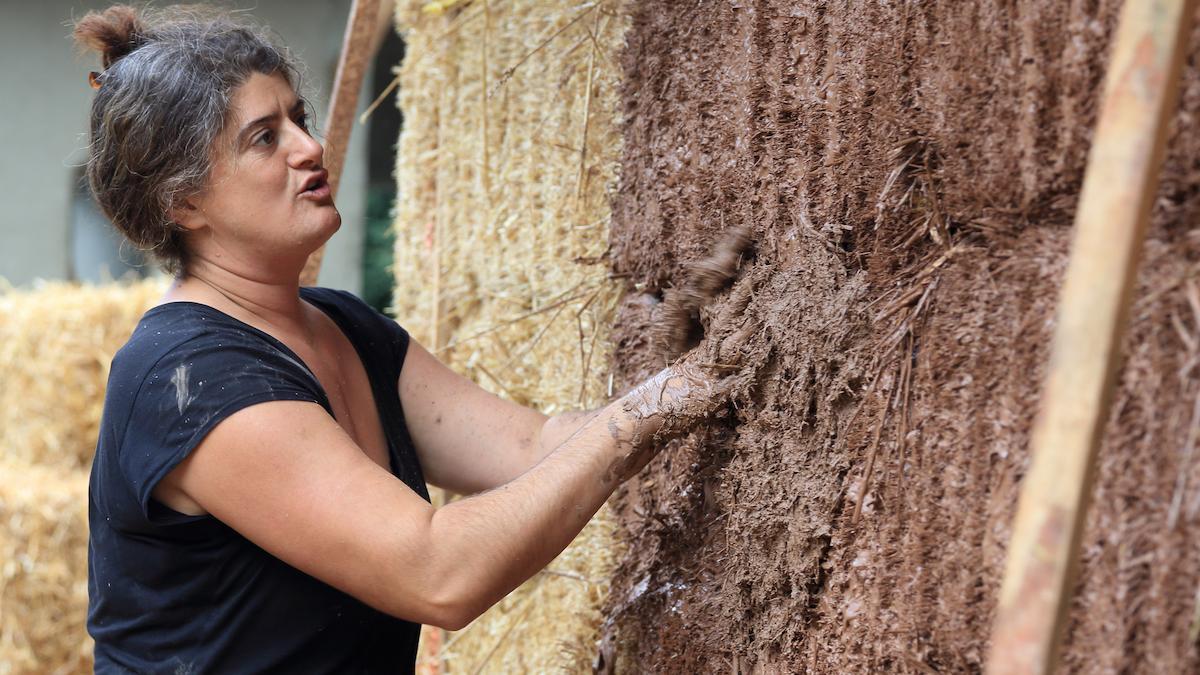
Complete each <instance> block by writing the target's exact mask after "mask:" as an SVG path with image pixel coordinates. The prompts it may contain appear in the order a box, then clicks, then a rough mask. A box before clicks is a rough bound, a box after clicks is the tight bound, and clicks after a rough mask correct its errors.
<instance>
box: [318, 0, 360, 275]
mask: <svg viewBox="0 0 1200 675" xmlns="http://www.w3.org/2000/svg"><path fill="white" fill-rule="evenodd" d="M378 17H379V0H354V4H352V5H351V7H350V19H349V21H347V22H346V33H345V36H344V37H343V38H342V53H341V56H339V57H338V67H337V74H336V75H335V76H334V79H333V93H332V95H331V96H330V100H329V126H328V127H327V129H328V133H326V135H325V168H326V169H327V170H328V171H329V188H330V190H332V192H333V195H334V197H336V196H337V189H338V184H339V183H340V182H341V177H342V166H343V165H344V164H345V162H346V148H347V146H348V145H349V144H350V130H351V129H352V128H353V126H354V111H355V110H356V109H357V108H358V91H359V90H360V89H362V81H363V75H364V74H365V73H366V72H367V64H368V62H369V61H370V60H371V56H372V54H373V52H374V47H375V40H374V39H373V38H374V33H375V26H376V22H377V21H378ZM324 253H325V247H323V246H322V247H321V248H319V249H317V250H316V251H314V252H313V254H312V255H310V256H309V257H308V262H307V263H305V265H304V270H303V271H302V272H300V285H301V286H312V285H313V284H315V283H317V275H318V274H319V272H320V270H321V258H322V257H323V255H324Z"/></svg>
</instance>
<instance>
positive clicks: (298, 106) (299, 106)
mask: <svg viewBox="0 0 1200 675" xmlns="http://www.w3.org/2000/svg"><path fill="white" fill-rule="evenodd" d="M303 110H304V100H303V99H296V102H295V103H293V104H292V107H291V111H290V112H291V114H292V115H295V114H296V113H298V112H302V111H303ZM277 119H279V113H278V112H273V113H271V114H269V115H263V116H262V117H259V118H257V119H255V120H253V121H251V122H250V123H249V124H247V125H246V126H244V127H242V130H241V131H239V132H238V135H237V144H238V145H241V144H242V142H243V141H244V140H245V139H246V134H247V133H249V132H250V130H251V129H253V128H254V127H257V126H258V125H260V124H263V123H265V122H274V121H275V120H277Z"/></svg>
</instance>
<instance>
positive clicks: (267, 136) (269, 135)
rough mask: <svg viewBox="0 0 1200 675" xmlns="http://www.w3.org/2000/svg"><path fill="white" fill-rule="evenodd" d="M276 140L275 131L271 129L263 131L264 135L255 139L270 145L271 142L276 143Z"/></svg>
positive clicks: (257, 141)
mask: <svg viewBox="0 0 1200 675" xmlns="http://www.w3.org/2000/svg"><path fill="white" fill-rule="evenodd" d="M274 142H275V132H274V131H270V130H267V131H264V132H263V133H262V135H261V136H259V137H258V140H256V141H255V143H258V144H263V145H270V144H271V143H274Z"/></svg>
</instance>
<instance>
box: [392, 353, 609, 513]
mask: <svg viewBox="0 0 1200 675" xmlns="http://www.w3.org/2000/svg"><path fill="white" fill-rule="evenodd" d="M398 386H399V388H400V401H401V404H402V406H403V407H404V420H405V423H406V424H407V425H408V431H409V435H411V436H412V439H413V444H414V445H415V446H416V449H417V456H418V458H419V459H420V462H421V469H422V471H423V472H424V474H425V478H426V480H428V481H429V482H430V483H432V484H434V485H437V486H438V487H443V488H446V489H448V490H450V491H452V492H457V493H459V494H475V493H478V492H483V491H484V490H490V489H492V488H495V487H498V486H500V485H503V484H505V483H507V482H509V481H511V480H512V479H514V478H516V477H517V476H520V475H521V474H523V473H525V472H526V471H528V470H529V469H530V467H532V466H534V465H535V464H537V463H538V462H540V461H541V460H542V459H543V458H544V457H545V456H546V455H547V454H549V453H550V452H551V451H552V450H554V449H555V448H557V447H558V446H559V444H560V443H562V442H563V441H565V440H566V439H567V438H568V437H569V436H570V435H571V434H572V433H574V432H575V431H576V430H577V429H578V428H579V427H580V426H581V425H582V424H583V422H584V421H585V420H586V419H588V417H589V416H591V415H595V414H596V412H597V411H594V410H593V411H588V412H569V413H564V414H562V415H558V416H556V417H553V418H549V419H547V418H546V416H545V415H543V414H541V413H539V412H537V411H536V410H531V409H529V408H526V407H524V406H522V405H519V404H517V403H514V402H513V401H508V400H505V399H502V398H500V397H499V396H496V395H495V394H492V393H490V392H488V391H486V390H484V389H483V388H481V387H480V386H479V385H477V384H475V383H474V382H472V381H470V380H469V379H467V378H465V377H463V376H461V375H459V374H458V373H455V372H454V371H452V370H450V369H449V368H447V367H446V366H445V365H444V364H442V363H441V362H440V361H438V360H437V359H436V358H435V357H434V356H433V355H432V354H430V353H429V352H428V351H427V350H426V349H425V348H424V347H422V346H421V345H420V344H418V343H417V342H416V341H412V342H410V343H409V347H408V354H407V355H406V356H405V359H404V368H403V370H402V371H401V374H400V381H399V384H398Z"/></svg>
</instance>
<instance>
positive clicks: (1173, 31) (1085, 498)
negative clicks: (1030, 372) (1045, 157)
mask: <svg viewBox="0 0 1200 675" xmlns="http://www.w3.org/2000/svg"><path fill="white" fill-rule="evenodd" d="M1192 9H1193V2H1192V0H1128V1H1127V2H1125V3H1124V6H1123V7H1122V10H1121V16H1120V20H1119V24H1118V27H1117V31H1116V34H1115V41H1114V47H1113V52H1112V58H1111V61H1110V64H1109V68H1108V73H1107V75H1106V78H1105V85H1104V95H1103V100H1102V104H1101V105H1102V107H1101V110H1100V117H1099V120H1098V122H1097V127H1096V133H1095V140H1094V142H1093V144H1092V148H1091V152H1090V154H1089V156H1088V164H1087V170H1086V173H1085V174H1084V180H1083V190H1082V192H1081V194H1080V198H1079V206H1078V210H1077V211H1076V214H1075V229H1074V233H1073V239H1072V242H1071V254H1070V256H1071V257H1070V259H1069V261H1068V264H1067V271H1066V278H1065V280H1064V282H1063V286H1062V291H1061V295H1060V297H1059V306H1058V321H1057V325H1056V328H1055V332H1054V341H1053V344H1052V346H1051V355H1050V363H1049V368H1048V373H1047V378H1046V382H1045V389H1044V390H1043V394H1042V400H1041V411H1040V412H1039V414H1038V417H1037V420H1036V422H1035V424H1034V429H1033V434H1032V438H1031V447H1030V452H1031V454H1032V465H1031V467H1030V470H1029V474H1028V475H1027V476H1026V477H1025V479H1024V483H1023V485H1022V487H1021V497H1020V501H1019V504H1018V509H1017V517H1016V521H1015V522H1014V525H1013V534H1012V540H1011V542H1010V544H1009V549H1008V561H1007V566H1006V569H1005V574H1004V582H1003V585H1002V586H1001V589H1000V600H999V606H998V607H997V611H996V618H995V623H994V625H993V630H992V641H991V652H990V654H989V657H988V667H987V671H988V673H991V674H993V675H1009V674H1015V673H1022V674H1025V673H1050V672H1053V671H1054V670H1055V668H1056V667H1057V664H1058V649H1057V648H1058V644H1059V643H1060V642H1061V639H1062V636H1063V633H1064V628H1065V624H1066V620H1067V614H1068V611H1067V610H1068V608H1069V606H1070V600H1071V591H1072V589H1073V586H1074V582H1075V573H1076V567H1077V566H1078V558H1079V540H1080V534H1081V531H1082V529H1083V525H1084V522H1085V520H1086V519H1085V516H1086V514H1087V508H1088V502H1089V500H1090V497H1091V493H1092V482H1093V479H1094V476H1095V459H1096V449H1097V447H1098V446H1099V443H1100V434H1101V431H1102V430H1103V428H1104V425H1105V424H1106V423H1107V421H1108V417H1109V403H1110V400H1111V398H1112V392H1113V388H1114V385H1115V381H1116V374H1117V372H1118V370H1119V366H1120V361H1121V359H1120V347H1121V338H1122V333H1123V331H1124V326H1125V324H1126V322H1127V319H1128V314H1129V300H1130V293H1131V289H1132V288H1133V285H1134V282H1135V280H1136V277H1137V268H1138V262H1139V259H1140V257H1141V249H1142V240H1143V239H1144V236H1145V230H1146V223H1147V221H1148V220H1149V217H1150V211H1151V206H1152V205H1153V203H1154V197H1155V193H1156V189H1157V184H1158V181H1157V173H1158V171H1159V168H1160V165H1161V162H1162V155H1163V147H1164V145H1165V142H1166V134H1167V126H1168V123H1169V121H1170V119H1171V117H1172V115H1173V113H1174V112H1175V106H1176V99H1177V91H1178V83H1179V78H1180V67H1181V64H1182V63H1183V57H1184V46H1185V41H1186V38H1187V36H1188V33H1189V29H1190V27H1191V22H1192Z"/></svg>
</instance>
